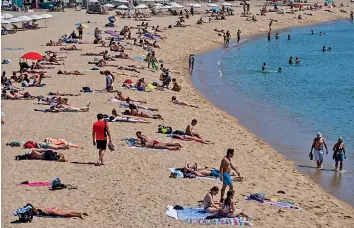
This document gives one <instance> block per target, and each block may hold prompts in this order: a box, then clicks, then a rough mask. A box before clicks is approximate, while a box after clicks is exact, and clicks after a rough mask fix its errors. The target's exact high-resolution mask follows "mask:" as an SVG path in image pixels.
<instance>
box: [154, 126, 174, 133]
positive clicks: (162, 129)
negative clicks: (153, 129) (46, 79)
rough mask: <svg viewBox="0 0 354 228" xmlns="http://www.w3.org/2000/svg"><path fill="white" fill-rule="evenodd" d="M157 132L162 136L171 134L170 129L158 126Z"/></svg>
mask: <svg viewBox="0 0 354 228" xmlns="http://www.w3.org/2000/svg"><path fill="white" fill-rule="evenodd" d="M157 132H158V133H162V134H171V133H172V128H171V127H166V126H162V125H159V127H158V129H157Z"/></svg>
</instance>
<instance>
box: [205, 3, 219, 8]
mask: <svg viewBox="0 0 354 228" xmlns="http://www.w3.org/2000/svg"><path fill="white" fill-rule="evenodd" d="M207 6H209V7H218V5H217V4H215V3H210V4H207Z"/></svg>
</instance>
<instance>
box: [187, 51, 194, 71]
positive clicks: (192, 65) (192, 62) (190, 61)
mask: <svg viewBox="0 0 354 228" xmlns="http://www.w3.org/2000/svg"><path fill="white" fill-rule="evenodd" d="M188 61H189V72H192V71H193V69H194V54H190V55H189V60H188Z"/></svg>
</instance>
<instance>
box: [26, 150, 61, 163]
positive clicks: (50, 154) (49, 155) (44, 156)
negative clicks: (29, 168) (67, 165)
mask: <svg viewBox="0 0 354 228" xmlns="http://www.w3.org/2000/svg"><path fill="white" fill-rule="evenodd" d="M27 158H28V159H29V160H46V161H58V162H67V161H68V160H67V159H66V158H65V156H64V154H63V153H58V152H57V151H55V150H50V149H49V150H48V149H36V148H32V149H31V153H30V154H28V157H27Z"/></svg>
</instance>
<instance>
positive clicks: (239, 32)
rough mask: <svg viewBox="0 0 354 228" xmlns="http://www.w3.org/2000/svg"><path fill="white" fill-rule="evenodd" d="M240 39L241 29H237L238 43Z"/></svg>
mask: <svg viewBox="0 0 354 228" xmlns="http://www.w3.org/2000/svg"><path fill="white" fill-rule="evenodd" d="M240 40H241V30H240V29H239V30H238V31H237V43H240Z"/></svg>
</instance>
